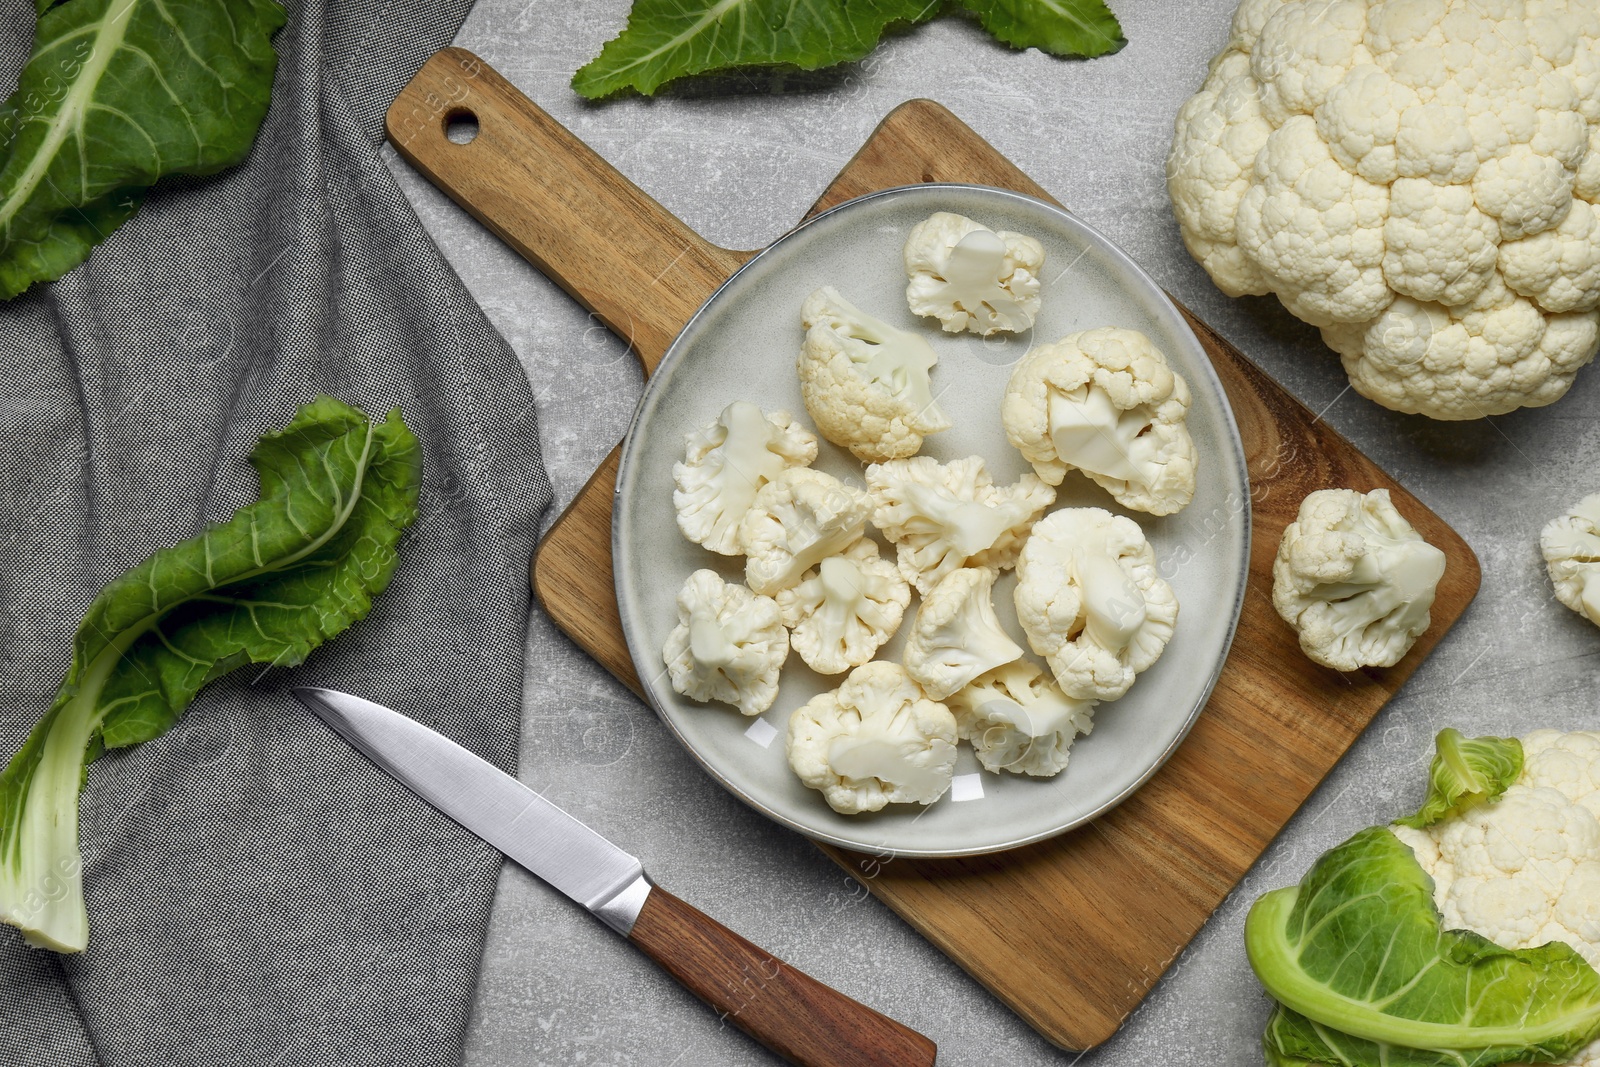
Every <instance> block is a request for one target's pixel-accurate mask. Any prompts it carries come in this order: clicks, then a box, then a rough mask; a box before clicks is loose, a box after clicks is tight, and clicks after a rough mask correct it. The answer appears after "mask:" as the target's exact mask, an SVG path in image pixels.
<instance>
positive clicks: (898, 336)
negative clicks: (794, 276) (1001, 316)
mask: <svg viewBox="0 0 1600 1067" xmlns="http://www.w3.org/2000/svg"><path fill="white" fill-rule="evenodd" d="M800 318H801V322H802V324H803V325H804V326H805V328H806V339H805V343H804V345H802V346H801V349H800V358H799V360H798V361H797V362H796V364H795V370H796V372H797V373H798V374H799V377H800V395H801V396H802V397H803V398H804V399H805V404H806V411H807V412H809V413H810V415H811V420H812V421H813V422H815V423H816V424H817V430H818V432H819V433H821V434H822V436H823V437H826V438H827V439H828V440H829V441H832V442H833V443H834V444H836V445H839V446H840V447H842V448H848V449H849V450H850V451H851V452H852V453H853V454H854V455H855V457H856V458H857V459H860V460H864V461H865V462H868V463H874V462H878V461H880V460H885V459H896V458H898V457H901V456H914V455H916V454H917V450H918V449H920V448H921V447H922V439H923V437H925V436H927V435H928V434H934V433H941V432H943V431H945V430H948V429H949V428H950V420H949V419H948V418H946V417H945V414H944V412H943V411H941V410H940V409H939V405H938V403H936V402H935V400H934V396H933V391H932V387H931V385H930V384H929V380H928V372H929V370H931V369H932V367H933V365H934V364H935V363H937V362H939V357H938V355H937V354H936V353H935V352H934V351H933V348H932V346H930V345H929V344H928V342H927V341H926V340H924V339H923V338H922V337H921V336H920V335H919V334H915V333H912V332H910V331H908V330H901V329H897V328H896V327H893V326H890V325H889V324H888V323H886V322H881V321H879V320H878V319H875V318H873V317H872V316H871V315H868V314H867V313H866V312H864V311H862V310H861V309H860V308H857V307H856V306H855V305H854V304H852V303H850V302H849V301H848V300H846V299H845V298H844V297H842V296H840V295H839V291H838V290H837V289H835V288H834V287H833V286H831V285H827V286H823V287H822V288H821V289H818V290H817V291H816V292H814V293H812V294H811V295H810V296H809V297H807V298H806V302H805V306H804V307H803V308H802V309H801V313H800Z"/></svg>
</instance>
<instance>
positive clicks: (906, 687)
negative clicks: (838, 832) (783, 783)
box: [788, 660, 957, 815]
mask: <svg viewBox="0 0 1600 1067" xmlns="http://www.w3.org/2000/svg"><path fill="white" fill-rule="evenodd" d="M956 740H957V738H956V720H955V717H954V716H953V715H951V714H950V709H949V708H947V707H945V706H944V705H943V704H939V703H936V702H935V701H932V700H929V699H928V698H927V697H926V696H924V695H923V693H922V690H921V689H919V688H917V683H915V682H913V681H912V680H911V678H910V677H909V676H907V674H906V672H905V670H904V669H903V668H902V667H901V666H900V665H899V664H898V663H888V662H884V661H881V660H880V661H876V662H873V663H868V664H864V665H863V666H860V667H857V668H856V669H855V670H853V671H851V672H850V676H849V677H848V678H846V679H845V680H844V684H843V685H841V686H839V688H838V689H835V690H834V691H833V692H831V693H823V694H821V695H820V696H817V697H813V698H812V699H811V700H810V701H809V702H808V703H806V704H805V705H804V706H803V707H800V708H797V709H796V710H795V712H794V714H793V715H791V716H789V738H788V750H789V766H790V767H792V768H793V769H794V773H795V774H797V775H799V776H800V781H802V782H804V783H805V784H806V785H807V786H808V787H809V788H811V789H816V790H819V791H821V793H822V795H823V797H824V798H825V799H826V800H827V801H828V805H829V807H831V808H833V810H834V811H837V812H840V813H842V814H845V815H854V814H857V813H858V812H863V811H877V810H879V809H880V808H882V807H884V805H886V804H932V803H933V802H934V801H935V800H938V799H939V798H940V797H941V796H943V795H944V792H945V790H946V789H949V788H950V779H951V777H952V775H953V773H954V770H955V764H956Z"/></svg>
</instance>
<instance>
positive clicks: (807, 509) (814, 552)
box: [739, 467, 872, 596]
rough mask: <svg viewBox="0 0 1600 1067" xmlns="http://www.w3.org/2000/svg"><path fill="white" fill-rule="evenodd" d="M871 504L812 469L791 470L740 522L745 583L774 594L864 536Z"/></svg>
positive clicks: (764, 490) (761, 495)
mask: <svg viewBox="0 0 1600 1067" xmlns="http://www.w3.org/2000/svg"><path fill="white" fill-rule="evenodd" d="M871 510H872V500H871V499H870V498H869V497H868V496H867V494H866V493H864V492H862V491H861V490H860V489H857V488H856V487H855V486H853V485H846V484H845V483H843V482H841V481H840V480H839V479H837V478H835V477H834V476H833V475H831V474H824V473H823V472H822V471H817V470H812V469H811V468H810V467H790V468H789V469H788V470H785V471H783V472H782V473H780V474H779V475H778V476H777V477H776V478H774V479H773V480H772V481H770V482H768V483H767V484H766V485H764V486H762V487H761V491H760V492H759V493H757V494H756V498H755V500H754V501H752V502H751V504H750V510H749V511H747V512H746V513H745V516H744V519H743V521H742V522H741V523H740V524H739V550H740V551H741V552H743V553H744V554H745V557H746V558H745V568H744V577H745V581H746V582H747V583H748V584H749V586H750V588H751V589H753V590H755V591H756V592H757V593H761V594H763V595H766V596H771V595H772V594H773V593H776V592H777V591H778V590H780V589H787V588H789V587H790V586H791V585H795V584H796V583H798V582H799V581H800V579H801V577H802V576H803V575H804V574H805V572H806V571H808V570H810V569H811V568H812V567H815V566H816V565H817V564H819V563H821V562H822V561H823V560H824V559H827V558H828V557H829V556H836V555H838V554H839V553H840V552H843V551H844V550H845V549H847V548H849V547H850V546H851V545H852V544H854V543H855V542H856V540H857V539H858V538H860V537H861V534H862V532H863V531H864V530H865V529H866V526H867V516H868V514H869V513H870V512H871Z"/></svg>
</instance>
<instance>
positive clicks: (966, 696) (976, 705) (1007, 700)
mask: <svg viewBox="0 0 1600 1067" xmlns="http://www.w3.org/2000/svg"><path fill="white" fill-rule="evenodd" d="M946 703H947V704H948V705H949V707H950V710H951V712H953V713H954V714H955V717H956V726H957V728H958V729H959V730H960V731H961V739H962V740H963V741H971V742H972V749H973V751H974V752H976V753H977V754H978V762H979V763H981V764H983V766H984V769H985V770H990V771H994V772H995V773H997V774H998V773H999V772H1001V771H1010V772H1012V773H1013V774H1031V775H1035V776H1037V777H1040V778H1048V777H1051V776H1052V775H1057V774H1060V773H1061V772H1062V771H1064V770H1066V768H1067V756H1068V754H1069V752H1070V750H1071V748H1072V742H1073V739H1074V738H1076V737H1078V735H1080V734H1086V733H1088V732H1089V731H1090V730H1092V729H1093V728H1094V701H1092V700H1074V699H1073V698H1072V697H1069V696H1067V695H1066V694H1065V693H1063V692H1062V691H1061V690H1060V689H1058V688H1056V686H1055V683H1054V682H1052V681H1051V680H1050V678H1049V676H1048V675H1046V674H1045V673H1044V671H1042V670H1040V669H1039V668H1038V667H1037V666H1036V665H1034V664H1033V663H1030V662H1028V661H1027V660H1020V659H1019V660H1014V661H1012V662H1011V663H1006V664H1002V665H1001V666H999V667H996V668H995V669H994V670H992V671H989V672H988V673H987V674H984V675H982V676H980V677H978V678H975V679H973V680H972V682H971V683H969V684H968V685H967V687H966V688H964V689H962V690H961V691H960V692H959V693H956V694H955V695H953V696H951V697H950V698H949V700H948V701H946Z"/></svg>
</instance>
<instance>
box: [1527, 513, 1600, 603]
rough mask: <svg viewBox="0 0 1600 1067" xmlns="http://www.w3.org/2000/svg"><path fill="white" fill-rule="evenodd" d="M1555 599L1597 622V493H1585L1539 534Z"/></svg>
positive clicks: (1599, 561)
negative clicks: (1554, 591)
mask: <svg viewBox="0 0 1600 1067" xmlns="http://www.w3.org/2000/svg"><path fill="white" fill-rule="evenodd" d="M1539 548H1540V550H1541V551H1543V553H1544V562H1545V566H1546V568H1548V570H1549V571H1550V581H1551V583H1552V584H1553V585H1554V586H1555V587H1556V599H1557V600H1559V601H1561V602H1562V603H1563V604H1565V605H1566V606H1567V607H1569V608H1571V609H1572V610H1573V611H1576V612H1577V613H1578V614H1579V615H1582V616H1583V617H1584V618H1586V619H1588V620H1589V621H1590V622H1592V623H1594V624H1595V625H1596V626H1600V493H1595V494H1594V495H1592V496H1586V497H1584V498H1583V499H1582V500H1580V501H1578V503H1577V504H1575V505H1574V506H1573V508H1572V510H1571V511H1569V512H1567V513H1566V514H1565V515H1561V516H1559V517H1557V518H1554V519H1551V520H1550V524H1549V525H1548V526H1546V527H1545V528H1544V532H1543V533H1541V534H1540V535H1539Z"/></svg>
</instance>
